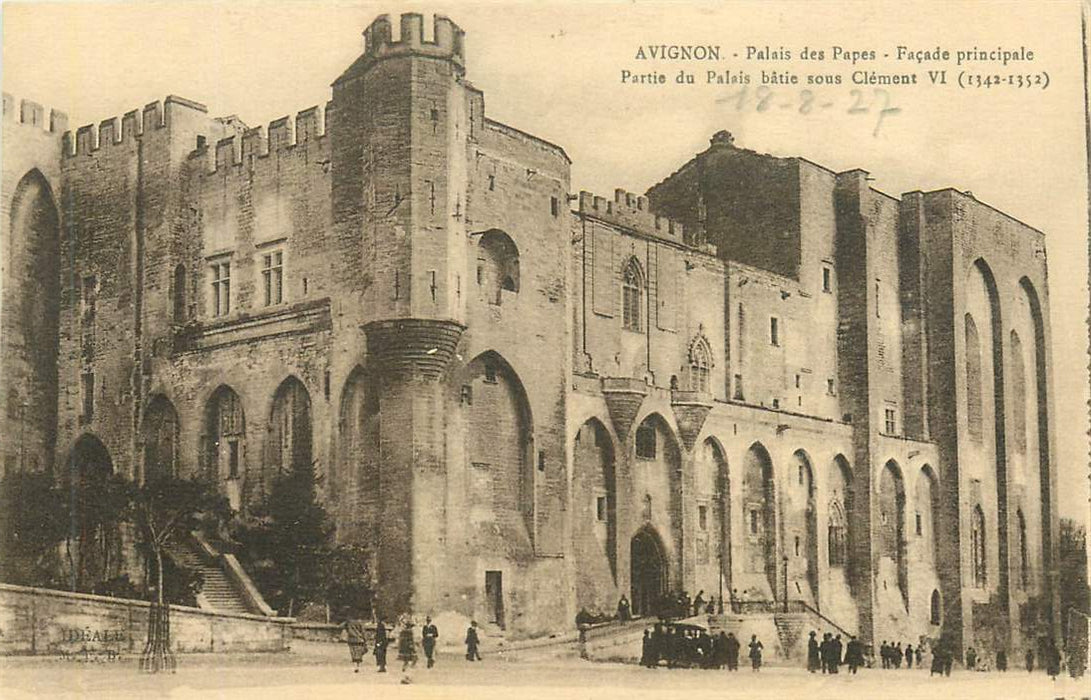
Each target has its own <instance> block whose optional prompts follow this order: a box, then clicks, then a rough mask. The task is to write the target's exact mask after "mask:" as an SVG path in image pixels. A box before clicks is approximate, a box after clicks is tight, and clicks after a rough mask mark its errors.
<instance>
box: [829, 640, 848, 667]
mask: <svg viewBox="0 0 1091 700" xmlns="http://www.w3.org/2000/svg"><path fill="white" fill-rule="evenodd" d="M844 648H845V647H844V645H843V644H842V643H841V635H837V636H836V637H834V638H833V639H831V640H830V673H839V672H840V670H841V658H842V656H841V652H842V651H844Z"/></svg>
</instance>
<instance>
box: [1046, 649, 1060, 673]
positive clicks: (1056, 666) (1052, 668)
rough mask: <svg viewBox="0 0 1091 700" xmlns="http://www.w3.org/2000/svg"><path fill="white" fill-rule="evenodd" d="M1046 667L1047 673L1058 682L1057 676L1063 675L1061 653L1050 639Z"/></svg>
mask: <svg viewBox="0 0 1091 700" xmlns="http://www.w3.org/2000/svg"><path fill="white" fill-rule="evenodd" d="M1045 667H1046V673H1048V674H1049V676H1050V678H1052V679H1053V680H1057V676H1059V675H1061V652H1060V651H1058V649H1057V644H1056V642H1054V641H1053V639H1050V640H1049V643H1048V644H1046V653H1045Z"/></svg>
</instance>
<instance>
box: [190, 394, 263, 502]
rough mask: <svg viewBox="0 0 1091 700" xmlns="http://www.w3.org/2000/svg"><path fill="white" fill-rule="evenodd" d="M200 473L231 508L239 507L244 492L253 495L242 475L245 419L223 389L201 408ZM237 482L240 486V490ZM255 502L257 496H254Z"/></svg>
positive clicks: (233, 398)
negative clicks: (220, 490)
mask: <svg viewBox="0 0 1091 700" xmlns="http://www.w3.org/2000/svg"><path fill="white" fill-rule="evenodd" d="M201 442H202V447H201V450H202V455H203V460H204V472H205V475H206V478H208V479H209V480H210V481H211V482H212V483H214V484H223V486H222V488H223V490H224V491H225V492H226V495H227V497H228V499H229V501H230V502H231V507H232V508H239V507H240V506H241V505H242V503H243V500H244V499H243V498H242V494H243V493H244V492H257V491H258V489H256V488H254V487H252V486H251V484H250V483H249V482H250V479H249V476H250V475H249V474H247V471H246V467H245V464H246V416H245V414H244V412H243V408H242V400H241V399H239V395H238V394H236V393H235V390H234V389H232V388H231V387H229V386H227V385H221V386H219V387H218V388H217V389H216V391H214V392H212V396H211V397H210V398H209V400H208V404H207V406H206V407H205V425H204V431H203V433H202V435H201ZM240 482H244V483H243V485H242V487H240ZM254 495H255V499H256V497H257V496H260V493H255V494H254Z"/></svg>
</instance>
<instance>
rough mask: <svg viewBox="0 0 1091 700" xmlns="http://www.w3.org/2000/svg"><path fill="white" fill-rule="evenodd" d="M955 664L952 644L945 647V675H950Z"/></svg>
mask: <svg viewBox="0 0 1091 700" xmlns="http://www.w3.org/2000/svg"><path fill="white" fill-rule="evenodd" d="M954 665H955V651H954V649H953V648H951V647H950V646H945V647H944V648H943V675H945V676H950V675H951V669H952V668H953V667H954Z"/></svg>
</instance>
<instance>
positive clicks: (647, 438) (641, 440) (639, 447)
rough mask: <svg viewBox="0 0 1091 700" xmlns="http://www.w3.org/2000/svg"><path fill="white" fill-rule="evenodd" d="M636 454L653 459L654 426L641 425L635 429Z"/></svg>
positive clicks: (642, 457)
mask: <svg viewBox="0 0 1091 700" xmlns="http://www.w3.org/2000/svg"><path fill="white" fill-rule="evenodd" d="M636 456H637V457H639V458H641V459H655V426H654V425H642V426H640V427H639V428H637V429H636Z"/></svg>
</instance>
